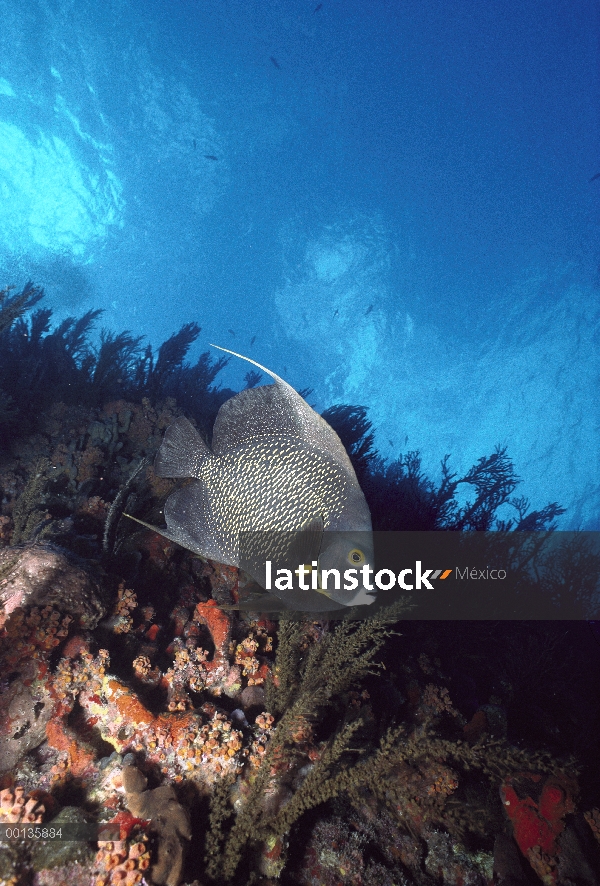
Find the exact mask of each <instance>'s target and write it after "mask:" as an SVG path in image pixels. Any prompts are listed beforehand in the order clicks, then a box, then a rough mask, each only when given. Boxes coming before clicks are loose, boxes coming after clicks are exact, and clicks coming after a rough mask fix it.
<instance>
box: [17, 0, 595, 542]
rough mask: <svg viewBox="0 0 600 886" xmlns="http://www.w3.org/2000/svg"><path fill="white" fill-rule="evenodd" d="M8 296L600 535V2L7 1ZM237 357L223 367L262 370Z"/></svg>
mask: <svg viewBox="0 0 600 886" xmlns="http://www.w3.org/2000/svg"><path fill="white" fill-rule="evenodd" d="M0 21H1V23H2V27H1V28H0V48H1V51H2V68H1V70H0V198H1V199H0V284H2V285H5V284H7V283H14V284H16V285H18V286H21V285H22V284H23V283H24V282H25V280H26V279H29V278H32V279H33V280H34V281H35V282H36V283H37V284H39V285H42V286H44V287H45V289H46V292H47V298H46V302H47V304H48V305H49V306H51V307H53V308H54V311H55V318H56V320H59V319H61V318H62V317H64V316H66V315H69V314H76V315H80V314H81V313H83V312H84V311H85V310H88V309H90V308H96V307H102V308H103V309H104V311H105V313H104V316H103V321H102V322H103V324H104V326H106V327H108V328H111V329H115V330H119V331H120V330H122V329H130V330H131V331H132V332H134V333H135V334H136V335H140V334H143V335H145V336H146V337H147V339H148V340H149V341H151V342H152V343H153V344H159V343H160V342H161V341H163V340H164V339H165V338H166V337H167V336H168V335H170V334H171V333H173V332H175V331H176V330H177V329H178V328H179V327H180V326H181V324H182V323H184V322H187V321H191V320H195V321H196V322H198V323H199V324H200V325H201V326H202V327H203V332H202V336H201V340H200V342H199V347H200V348H202V349H205V348H206V347H207V345H208V342H216V343H218V344H221V345H223V346H225V347H230V348H232V349H234V350H237V351H239V352H241V353H243V354H246V355H248V356H251V357H253V358H254V359H256V360H258V361H259V362H261V363H263V364H265V365H267V366H269V367H270V368H271V369H273V370H274V371H275V372H277V373H279V374H280V375H282V376H284V377H285V378H286V379H287V380H288V381H290V382H291V383H292V384H294V385H295V386H296V387H298V388H301V389H302V388H307V387H310V388H312V394H311V395H310V398H309V399H310V401H311V402H312V403H314V404H315V405H316V406H317V408H325V407H326V406H328V405H332V404H333V403H352V404H357V405H365V406H367V407H368V408H369V417H370V418H371V420H372V421H373V423H374V426H375V428H376V431H377V438H376V439H377V445H378V447H379V449H380V451H381V453H382V454H383V455H385V456H386V457H389V458H393V457H395V456H397V455H399V454H400V453H402V452H406V451H408V450H417V449H418V450H420V452H421V454H422V457H423V465H424V467H425V469H426V470H427V471H428V472H429V473H430V474H431V475H432V476H435V475H436V473H437V472H438V470H439V462H440V460H441V458H442V457H443V456H444V455H445V454H446V453H450V454H451V465H452V466H453V468H454V469H455V470H457V471H461V470H467V469H468V468H469V467H470V465H471V464H472V463H473V462H474V461H475V460H476V459H477V458H479V457H480V456H482V455H484V454H489V453H490V452H491V451H492V450H493V448H494V446H495V445H497V444H501V445H506V447H507V450H508V453H509V455H510V456H511V457H512V458H513V460H514V463H515V466H516V470H517V472H518V474H519V475H520V476H521V478H522V481H523V482H522V485H521V487H520V488H519V492H520V493H521V494H525V495H527V496H528V497H529V498H530V500H531V504H532V507H536V508H537V507H542V506H543V505H544V504H546V503H547V502H548V501H551V500H552V501H558V502H560V503H561V504H562V505H564V506H565V507H566V508H567V509H568V510H567V513H566V515H565V517H564V519H563V523H562V526H563V527H565V528H566V527H582V528H588V529H592V528H600V516H599V515H600V433H599V432H600V428H599V424H600V421H599V418H600V416H599V405H598V383H599V376H600V347H599V346H600V272H599V270H598V262H599V260H600V179H596V180H594V181H590V179H591V178H592V177H593V176H594V175H595V174H596V173H597V172H600V151H599V143H600V142H599V138H598V137H599V129H600V126H599V109H600V82H599V74H598V71H599V70H600V69H599V66H598V60H599V59H598V56H599V48H598V47H599V41H598V37H599V33H600V15H599V10H598V3H597V2H596V0H572V2H570V3H568V4H564V3H561V2H559V0H548V2H545V3H541V2H539V0H525V2H522V0H521V2H516V0H500V2H498V3H495V4H482V3H480V2H475V0H456V2H455V3H452V4H445V3H439V2H437V0H403V2H400V0H377V2H375V3H374V2H367V0H323V3H318V2H315V0H311V2H308V0H262V2H259V0H215V2H213V3H206V2H201V0H144V2H143V3H142V2H140V0H138V2H134V0H106V2H104V3H103V4H97V3H92V2H91V0H90V2H86V0H78V2H74V0H30V2H29V3H28V4H27V5H24V4H22V3H19V2H17V0H0ZM246 371H247V366H245V365H244V364H241V363H239V362H238V361H232V363H231V364H230V366H229V367H227V369H226V370H225V371H224V372H223V373H222V374H221V376H220V379H221V382H222V383H223V384H228V385H231V386H241V385H242V384H243V376H244V374H245V372H246Z"/></svg>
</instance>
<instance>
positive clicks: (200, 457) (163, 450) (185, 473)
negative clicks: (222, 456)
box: [154, 415, 212, 477]
mask: <svg viewBox="0 0 600 886" xmlns="http://www.w3.org/2000/svg"><path fill="white" fill-rule="evenodd" d="M209 458H212V453H211V451H210V449H209V448H208V446H207V445H206V443H205V442H204V440H203V439H202V437H201V436H200V434H199V433H198V431H197V430H196V428H195V427H194V426H193V424H192V423H191V422H190V421H188V420H187V418H185V417H184V416H183V415H182V416H180V418H178V419H177V420H176V421H174V422H173V424H172V425H169V427H168V428H167V430H166V432H165V436H164V439H163V442H162V443H161V445H160V449H159V450H158V452H157V454H156V459H155V461H154V471H155V473H156V474H157V476H158V477H199V476H200V473H201V470H202V466H203V464H204V463H205V462H206V461H207V460H208V459H209Z"/></svg>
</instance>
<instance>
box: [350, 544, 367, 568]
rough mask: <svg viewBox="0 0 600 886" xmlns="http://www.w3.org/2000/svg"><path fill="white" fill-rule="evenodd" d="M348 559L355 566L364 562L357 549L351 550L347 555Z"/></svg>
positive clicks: (362, 555)
mask: <svg viewBox="0 0 600 886" xmlns="http://www.w3.org/2000/svg"><path fill="white" fill-rule="evenodd" d="M348 559H349V560H350V562H351V563H353V564H354V565H355V566H359V565H360V564H361V563H364V562H365V555H364V554H363V552H362V551H360V550H359V549H358V548H353V549H352V550H351V551H350V553H349V554H348Z"/></svg>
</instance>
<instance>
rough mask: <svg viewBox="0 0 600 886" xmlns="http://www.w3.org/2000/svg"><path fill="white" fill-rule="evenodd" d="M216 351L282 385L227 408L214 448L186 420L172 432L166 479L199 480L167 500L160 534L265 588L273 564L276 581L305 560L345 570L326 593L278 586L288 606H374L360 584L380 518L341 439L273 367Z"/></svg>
mask: <svg viewBox="0 0 600 886" xmlns="http://www.w3.org/2000/svg"><path fill="white" fill-rule="evenodd" d="M213 347H217V348H218V350H221V351H224V352H225V353H227V354H232V355H233V356H234V357H239V358H240V359H241V360H246V361H247V362H248V363H251V364H252V365H253V366H255V367H256V368H257V369H260V370H261V372H264V373H266V374H267V375H269V376H271V378H272V379H273V384H269V385H264V386H262V387H253V388H248V389H246V390H244V391H241V392H240V393H239V394H236V395H235V396H234V397H231V399H229V400H227V401H226V402H225V403H224V404H223V405H222V406H221V408H220V409H219V412H218V414H217V418H216V420H215V425H214V429H213V435H212V448H211V449H209V447H208V446H207V445H206V443H205V442H204V440H203V439H202V437H201V436H200V435H199V433H198V432H197V431H196V429H195V428H194V426H193V425H192V424H191V422H189V421H188V420H187V419H186V418H184V417H181V418H178V419H177V420H176V421H175V422H174V423H173V424H172V425H170V426H169V427H168V428H167V431H166V433H165V437H164V440H163V442H162V444H161V446H160V448H159V450H158V453H157V455H156V460H155V465H154V469H155V471H156V474H157V475H158V476H159V477H192V478H194V480H193V482H191V483H189V484H188V485H186V486H184V487H183V488H182V489H178V490H176V491H175V492H173V493H172V494H171V495H170V496H169V498H168V499H167V501H166V503H165V507H164V515H165V521H166V524H167V526H166V529H157V528H156V527H150V528H152V529H156V531H157V532H159V533H161V534H162V535H164V536H166V537H167V538H169V539H171V540H172V541H175V542H177V543H178V544H180V545H182V546H183V547H184V548H187V549H188V550H191V551H194V552H196V553H197V554H200V555H201V556H202V557H205V558H207V559H210V560H215V561H217V562H219V563H224V564H228V565H230V566H238V567H240V568H242V569H244V571H245V572H247V573H249V574H250V575H251V576H252V577H253V578H254V579H255V580H256V581H257V583H258V584H259V585H260V586H261V587H263V588H264V587H266V581H265V564H266V561H267V560H268V561H270V567H269V573H270V574H273V575H276V574H277V570H278V568H279V567H281V566H285V567H288V566H292V567H293V568H294V569H295V570H298V568H299V566H300V565H301V564H307V565H308V568H310V567H311V564H312V566H313V568H314V566H315V565H318V571H319V574H322V570H323V569H337V570H339V572H340V576H341V581H340V587H339V589H336V588H335V587H333V586H330V585H332V584H333V583H332V582H328V583H327V589H326V590H324V589H323V588H322V587H321V583H320V581H319V582H316V584H317V589H316V590H313V587H314V586H315V582H310V581H309V590H302V589H300V588H299V587H298V586H294V587H293V588H283V589H282V588H278V587H272V588H271V592H272V593H273V594H275V595H276V596H277V597H279V598H280V599H281V600H283V601H284V603H285V604H286V606H287V607H288V608H291V609H297V610H302V611H308V612H318V611H322V612H324V611H328V610H331V609H339V608H340V607H345V606H354V605H360V604H369V603H372V602H373V600H374V597H373V596H372V595H371V594H369V593H368V592H367V590H365V587H364V586H363V583H362V580H361V578H360V576H361V574H362V573H361V572H360V570H361V568H362V566H363V565H365V564H366V565H367V566H368V564H369V563H372V562H373V538H372V531H371V515H370V512H369V507H368V505H367V502H366V500H365V497H364V495H363V493H362V490H361V488H360V486H359V484H358V480H357V479H356V474H355V473H354V469H353V467H352V464H351V462H350V459H349V458H348V454H347V452H346V450H345V449H344V446H343V445H342V442H341V440H340V438H339V437H338V435H337V434H336V433H335V431H334V430H333V428H331V427H330V425H328V424H327V422H326V421H325V420H324V419H323V418H321V416H320V415H318V414H317V413H316V412H315V411H314V410H313V409H312V408H311V407H310V406H309V405H308V403H306V401H305V400H304V399H303V398H302V397H301V396H300V395H299V394H298V393H297V392H296V391H295V390H294V389H293V388H292V387H291V386H290V385H289V384H287V382H285V381H284V380H283V379H282V378H280V377H279V376H278V375H275V373H274V372H271V370H270V369H267V368H266V367H264V366H261V365H260V363H257V362H255V361H254V360H250V359H249V358H248V357H244V356H243V355H242V354H237V353H235V351H230V350H229V349H227V348H219V347H218V345H213ZM145 525H147V524H145ZM351 568H353V569H355V570H357V571H358V576H359V581H358V585H357V583H356V582H355V583H354V588H352V589H345V588H344V584H345V582H344V579H343V576H344V572H345V571H346V570H348V569H351ZM364 574H367V573H364ZM305 583H306V582H305ZM280 584H285V582H280ZM349 584H350V583H349ZM296 585H297V582H296Z"/></svg>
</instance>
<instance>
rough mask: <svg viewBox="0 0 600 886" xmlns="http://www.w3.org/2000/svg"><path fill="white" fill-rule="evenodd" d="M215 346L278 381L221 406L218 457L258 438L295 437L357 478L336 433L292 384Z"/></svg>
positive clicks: (216, 430)
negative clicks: (326, 455)
mask: <svg viewBox="0 0 600 886" xmlns="http://www.w3.org/2000/svg"><path fill="white" fill-rule="evenodd" d="M212 347H213V348H217V349H218V350H219V351H225V353H227V354H232V355H233V356H234V357H239V358H240V360H245V361H246V362H247V363H251V364H252V366H256V368H257V369H260V370H261V372H265V373H266V374H267V375H270V376H271V378H272V379H273V380H274V381H275V384H273V385H265V386H264V387H260V388H248V389H247V390H245V391H241V392H240V393H239V394H236V395H235V397H232V398H231V399H230V400H227V401H226V402H225V403H224V404H223V405H222V406H221V408H220V409H219V413H218V415H217V418H216V421H215V426H214V429H213V443H212V449H213V452H214V453H215V455H222V454H223V453H225V452H228V451H230V450H232V449H235V448H237V447H238V446H240V445H241V444H243V443H247V442H248V441H249V440H251V439H253V438H256V437H257V436H260V437H275V436H279V435H280V434H285V435H292V436H294V437H296V438H298V439H300V440H303V441H304V442H305V443H307V444H309V445H310V446H311V447H313V448H316V449H320V450H322V451H324V452H327V453H328V454H329V456H330V457H331V458H332V459H333V460H334V461H335V462H336V463H337V464H338V465H339V466H340V467H341V468H342V469H343V470H344V471H345V472H349V473H350V476H352V477H354V469H353V467H352V463H351V462H350V459H349V458H348V453H347V452H346V450H345V449H344V446H343V444H342V441H341V440H340V438H339V437H338V435H337V434H336V432H335V431H334V430H333V428H332V427H331V426H330V425H328V424H327V422H326V421H325V419H324V418H321V416H320V415H318V413H316V412H315V410H314V409H312V408H311V407H310V406H309V405H308V403H307V402H306V400H304V399H303V398H302V397H301V396H300V394H299V393H298V392H297V391H295V390H294V388H293V387H292V386H291V385H289V384H288V383H287V382H286V381H284V380H283V379H282V378H280V377H279V376H278V375H275V373H274V372H271V370H270V369H267V368H266V367H265V366H261V364H260V363H257V362H256V361H255V360H251V359H250V358H249V357H244V356H243V354H237V353H236V352H235V351H230V350H229V349H228V348H221V347H219V346H218V345H212Z"/></svg>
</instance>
